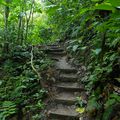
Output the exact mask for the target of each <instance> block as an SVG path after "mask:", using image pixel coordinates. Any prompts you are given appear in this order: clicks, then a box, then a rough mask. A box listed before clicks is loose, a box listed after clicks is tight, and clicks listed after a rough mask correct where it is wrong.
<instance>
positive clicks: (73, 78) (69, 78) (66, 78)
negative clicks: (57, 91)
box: [59, 74, 77, 82]
mask: <svg viewBox="0 0 120 120" xmlns="http://www.w3.org/2000/svg"><path fill="white" fill-rule="evenodd" d="M59 81H61V82H77V75H75V74H60V77H59Z"/></svg>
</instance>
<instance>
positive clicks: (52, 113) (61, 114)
mask: <svg viewBox="0 0 120 120" xmlns="http://www.w3.org/2000/svg"><path fill="white" fill-rule="evenodd" d="M48 115H49V118H52V119H58V120H59V119H60V120H79V113H77V112H76V111H75V106H74V107H71V106H62V105H57V107H53V108H51V109H50V110H49V111H48Z"/></svg>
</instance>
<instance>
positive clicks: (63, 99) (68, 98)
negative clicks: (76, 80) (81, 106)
mask: <svg viewBox="0 0 120 120" xmlns="http://www.w3.org/2000/svg"><path fill="white" fill-rule="evenodd" d="M78 96H79V93H78V92H61V93H58V94H57V95H56V96H55V98H54V99H55V102H56V103H62V104H65V105H72V104H75V102H76V98H77V97H78Z"/></svg>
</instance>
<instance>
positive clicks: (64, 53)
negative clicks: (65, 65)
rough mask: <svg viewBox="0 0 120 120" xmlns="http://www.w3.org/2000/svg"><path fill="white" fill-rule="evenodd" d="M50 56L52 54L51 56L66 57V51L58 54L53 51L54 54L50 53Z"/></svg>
mask: <svg viewBox="0 0 120 120" xmlns="http://www.w3.org/2000/svg"><path fill="white" fill-rule="evenodd" d="M48 54H50V55H52V56H53V55H57V56H58V55H59V56H64V55H66V52H64V51H62V52H57V51H52V52H49V53H48Z"/></svg>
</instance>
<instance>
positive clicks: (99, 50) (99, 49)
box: [92, 48, 101, 55]
mask: <svg viewBox="0 0 120 120" xmlns="http://www.w3.org/2000/svg"><path fill="white" fill-rule="evenodd" d="M92 51H93V52H94V53H95V54H96V55H99V53H100V52H101V48H97V49H95V50H92Z"/></svg>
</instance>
